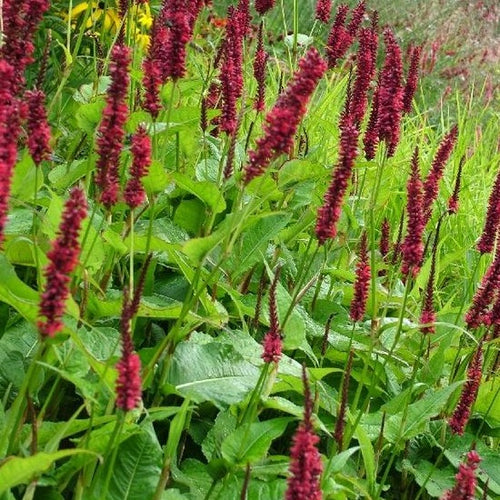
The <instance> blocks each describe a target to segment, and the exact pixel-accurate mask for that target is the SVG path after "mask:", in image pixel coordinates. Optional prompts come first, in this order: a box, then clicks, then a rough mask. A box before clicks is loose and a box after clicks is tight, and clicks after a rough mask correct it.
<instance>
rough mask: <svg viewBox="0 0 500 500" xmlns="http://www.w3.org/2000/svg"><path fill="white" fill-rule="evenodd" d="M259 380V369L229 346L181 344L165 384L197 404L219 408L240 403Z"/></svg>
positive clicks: (176, 350) (190, 342) (174, 356)
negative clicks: (209, 404)
mask: <svg viewBox="0 0 500 500" xmlns="http://www.w3.org/2000/svg"><path fill="white" fill-rule="evenodd" d="M258 377H259V370H258V369H257V368H256V367H255V366H253V365H251V364H250V363H248V362H247V361H245V360H244V359H243V358H242V356H241V355H240V354H238V353H237V352H236V351H235V350H234V349H233V348H232V347H231V346H230V345H227V344H219V343H216V342H212V343H209V344H204V345H198V344H195V343H194V342H192V341H189V342H182V343H180V344H179V345H178V346H177V348H176V349H175V353H174V355H173V357H172V361H171V365H170V372H169V376H168V383H169V384H171V385H173V386H175V388H176V390H177V391H178V392H180V393H181V394H182V395H183V396H185V397H189V398H190V399H192V400H193V401H195V402H197V403H201V402H203V401H211V402H212V403H213V404H214V405H216V406H218V407H219V408H224V407H225V406H227V405H230V404H233V403H238V402H240V401H242V400H243V399H244V398H245V396H246V395H247V394H248V392H249V391H251V390H252V389H253V388H254V387H255V384H256V383H257V379H258Z"/></svg>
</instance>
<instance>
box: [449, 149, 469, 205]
mask: <svg viewBox="0 0 500 500" xmlns="http://www.w3.org/2000/svg"><path fill="white" fill-rule="evenodd" d="M464 163H465V156H462V158H460V163H459V164H458V172H457V177H456V179H455V187H454V188H453V194H452V195H451V196H450V199H449V200H448V213H449V214H456V213H457V212H458V195H459V194H460V184H461V181H462V169H463V166H464Z"/></svg>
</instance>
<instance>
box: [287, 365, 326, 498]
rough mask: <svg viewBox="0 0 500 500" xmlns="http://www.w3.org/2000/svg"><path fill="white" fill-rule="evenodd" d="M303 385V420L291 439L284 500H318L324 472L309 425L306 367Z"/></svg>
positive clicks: (308, 391) (309, 412)
mask: <svg viewBox="0 0 500 500" xmlns="http://www.w3.org/2000/svg"><path fill="white" fill-rule="evenodd" d="M302 380H303V383H304V418H303V420H302V422H301V423H300V425H299V427H298V429H297V431H296V432H295V435H294V437H293V445H292V448H291V450H290V468H289V470H290V477H289V478H288V487H287V490H286V493H285V499H286V500H304V499H306V498H307V499H308V500H321V498H322V494H321V489H320V484H319V478H320V475H321V472H322V471H323V465H322V463H321V457H320V454H319V451H318V449H317V444H318V442H319V437H318V436H317V435H316V433H315V432H314V428H313V423H312V407H313V401H312V397H311V392H310V389H309V381H308V379H307V372H306V368H305V366H303V367H302Z"/></svg>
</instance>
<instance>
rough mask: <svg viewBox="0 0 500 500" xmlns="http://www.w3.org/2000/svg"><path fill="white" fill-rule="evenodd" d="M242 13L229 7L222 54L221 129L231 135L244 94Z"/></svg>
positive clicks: (233, 131)
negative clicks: (239, 100)
mask: <svg viewBox="0 0 500 500" xmlns="http://www.w3.org/2000/svg"><path fill="white" fill-rule="evenodd" d="M244 29H245V27H244V19H243V16H242V12H240V11H238V10H237V9H234V8H233V7H229V9H228V23H227V26H226V38H225V40H224V46H223V52H222V66H221V71H220V80H221V84H222V115H221V119H220V129H221V130H223V131H224V132H226V133H227V134H229V135H231V134H234V133H235V131H236V125H237V110H236V103H237V100H238V99H239V98H240V97H241V95H242V93H243V69H242V64H243V35H244Z"/></svg>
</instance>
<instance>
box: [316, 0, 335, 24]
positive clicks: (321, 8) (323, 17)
mask: <svg viewBox="0 0 500 500" xmlns="http://www.w3.org/2000/svg"><path fill="white" fill-rule="evenodd" d="M331 11H332V0H318V1H317V2H316V19H317V20H318V21H321V22H322V23H325V24H326V23H327V22H328V21H329V20H330V13H331Z"/></svg>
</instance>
